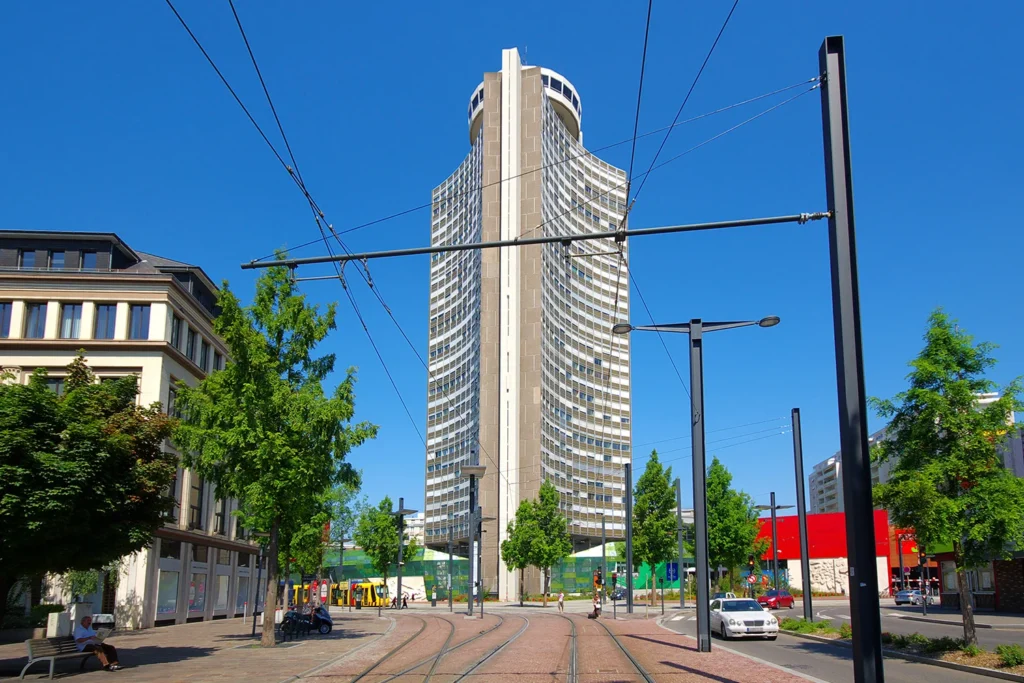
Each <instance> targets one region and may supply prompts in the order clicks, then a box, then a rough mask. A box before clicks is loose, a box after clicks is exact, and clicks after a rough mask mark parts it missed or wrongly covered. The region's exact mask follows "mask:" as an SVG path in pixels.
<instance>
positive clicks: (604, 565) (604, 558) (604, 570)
mask: <svg viewBox="0 0 1024 683" xmlns="http://www.w3.org/2000/svg"><path fill="white" fill-rule="evenodd" d="M604 527H605V525H604V515H603V514H602V515H601V604H602V605H604V594H605V592H606V591H605V590H604V577H606V576H607V575H608V553H607V551H606V550H605V548H606V547H607V546H608V537H607V536H606V535H605V528H604Z"/></svg>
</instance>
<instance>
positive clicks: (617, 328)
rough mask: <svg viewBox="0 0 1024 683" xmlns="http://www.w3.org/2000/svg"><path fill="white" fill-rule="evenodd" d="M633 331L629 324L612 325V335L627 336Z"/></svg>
mask: <svg viewBox="0 0 1024 683" xmlns="http://www.w3.org/2000/svg"><path fill="white" fill-rule="evenodd" d="M632 331H633V326H632V325H630V324H629V323H615V324H614V325H612V334H629V333H630V332H632Z"/></svg>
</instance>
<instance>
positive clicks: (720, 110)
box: [253, 76, 819, 261]
mask: <svg viewBox="0 0 1024 683" xmlns="http://www.w3.org/2000/svg"><path fill="white" fill-rule="evenodd" d="M818 80H819V79H818V77H817V76H815V77H814V78H809V79H807V80H804V81H800V82H799V83H794V84H792V85H787V86H785V87H783V88H777V89H775V90H772V91H771V92H767V93H764V94H761V95H757V96H755V97H750V98H747V99H745V100H742V101H740V102H735V103H733V104H730V105H727V106H724V107H720V108H718V109H715V110H713V111H709V112H705V113H703V114H698V115H697V116H694V117H692V118H689V119H685V120H683V121H679V122H677V123H674V124H671V125H668V126H662V127H661V128H656V129H654V130H651V131H647V132H646V133H641V134H639V135H637V136H636V139H637V140H642V139H643V138H646V137H650V136H651V135H657V134H658V133H663V132H665V131H666V130H669V129H671V128H674V127H678V126H683V125H686V124H688V123H693V122H694V121H699V120H701V119H706V118H708V117H711V116H715V115H716V114H721V113H723V112H726V111H729V110H731V109H736V108H738V107H742V106H745V105H747V104H751V103H753V102H757V101H759V100H763V99H767V98H769V97H772V96H774V95H778V94H780V93H783V92H787V91H789V90H793V89H794V88H799V87H801V86H804V85H807V84H808V83H815V82H817V81H818ZM632 141H633V138H626V139H624V140H619V141H618V142H613V143H611V144H609V145H605V146H603V147H597V148H595V149H592V150H587V151H586V152H583V153H581V154H575V155H572V156H568V157H566V158H564V159H559V160H557V161H552V162H549V163H547V164H542V165H540V166H538V167H537V168H532V169H530V170H528V171H523V172H521V173H518V174H516V175H513V176H509V177H507V178H500V179H498V180H495V181H492V182H489V183H484V184H483V185H481V186H480V189H481V190H484V189H487V188H489V187H493V186H495V185H501V184H502V183H504V182H506V181H509V180H514V179H516V178H522V177H523V176H527V175H530V174H532V173H537V172H539V171H542V170H545V169H548V168H552V167H554V166H558V165H560V164H564V163H567V162H569V161H573V160H575V159H580V158H583V157H586V156H590V155H594V154H597V153H598V152H602V151H604V150H608V149H612V148H614V147H620V146H622V145H625V144H627V143H629V142H632ZM638 177H639V176H638ZM475 191H476V190H464V191H461V192H455V193H453V194H445V195H442V196H440V197H439V198H438V201H440V200H451V199H458V198H459V197H463V196H466V195H468V194H469V193H470V192H475ZM435 203H436V202H435V201H430V202H427V203H425V204H420V205H418V206H413V207H410V208H408V209H403V210H402V211H398V212H396V213H392V214H389V215H387V216H383V217H381V218H375V219H373V220H371V221H368V222H366V223H361V224H359V225H355V226H353V227H351V228H346V229H344V230H339V231H337V234H338V235H346V234H348V233H351V232H355V231H357V230H362V229H363V228H368V227H370V226H373V225H377V224H379V223H385V222H387V221H390V220H394V219H395V218H401V217H402V216H407V215H409V214H411V213H415V212H416V211H422V210H423V209H429V208H430V207H431V206H433V205H434V204H435ZM320 241H321V240H319V239H314V240H309V241H308V242H303V243H301V244H299V245H296V246H294V247H291V248H290V249H289V252H294V251H297V250H299V249H304V248H306V247H309V246H312V245H314V244H317V243H318V242H320ZM275 255H276V254H267V255H266V256H261V257H259V258H256V259H253V260H254V261H265V260H267V259H269V258H274V256H275Z"/></svg>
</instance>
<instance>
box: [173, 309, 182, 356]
mask: <svg viewBox="0 0 1024 683" xmlns="http://www.w3.org/2000/svg"><path fill="white" fill-rule="evenodd" d="M181 323H182V320H181V318H179V317H178V316H177V315H172V316H171V346H173V347H174V348H176V349H177V348H179V347H180V346H181Z"/></svg>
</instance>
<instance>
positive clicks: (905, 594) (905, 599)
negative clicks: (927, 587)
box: [895, 590, 935, 605]
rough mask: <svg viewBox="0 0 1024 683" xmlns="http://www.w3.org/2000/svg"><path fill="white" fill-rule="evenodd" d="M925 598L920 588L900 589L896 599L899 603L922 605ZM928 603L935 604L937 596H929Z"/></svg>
mask: <svg viewBox="0 0 1024 683" xmlns="http://www.w3.org/2000/svg"><path fill="white" fill-rule="evenodd" d="M924 599H925V596H924V595H923V594H922V593H921V591H919V590H909V591H900V592H898V593H897V594H896V597H895V601H896V604H897V605H920V604H921V602H922V601H923V600H924ZM928 604H929V605H934V604H935V596H934V595H929V596H928Z"/></svg>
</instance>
